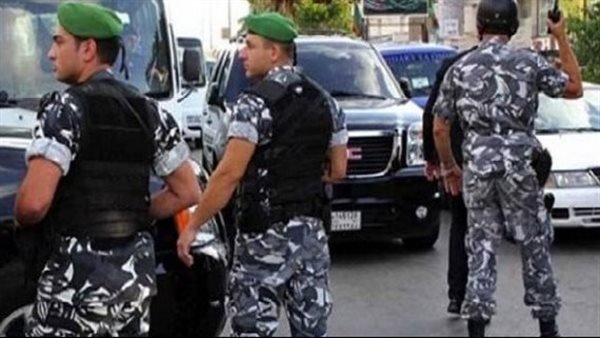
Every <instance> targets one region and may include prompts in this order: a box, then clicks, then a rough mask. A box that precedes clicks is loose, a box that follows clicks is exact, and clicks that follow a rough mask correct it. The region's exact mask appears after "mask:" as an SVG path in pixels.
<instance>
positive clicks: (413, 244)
mask: <svg viewBox="0 0 600 338" xmlns="http://www.w3.org/2000/svg"><path fill="white" fill-rule="evenodd" d="M439 235H440V229H439V228H437V229H436V231H434V232H433V233H432V234H431V235H429V236H427V237H414V238H403V239H402V242H403V243H404V245H405V246H407V247H409V248H411V249H416V250H427V249H431V248H432V247H433V246H434V245H435V243H436V242H437V240H438V237H439Z"/></svg>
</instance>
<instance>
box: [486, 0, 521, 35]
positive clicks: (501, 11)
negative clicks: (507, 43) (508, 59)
mask: <svg viewBox="0 0 600 338" xmlns="http://www.w3.org/2000/svg"><path fill="white" fill-rule="evenodd" d="M518 29H519V10H518V8H517V3H516V2H515V0H481V1H480V2H479V8H478V9H477V30H478V31H479V34H499V35H508V36H513V35H515V33H517V30H518Z"/></svg>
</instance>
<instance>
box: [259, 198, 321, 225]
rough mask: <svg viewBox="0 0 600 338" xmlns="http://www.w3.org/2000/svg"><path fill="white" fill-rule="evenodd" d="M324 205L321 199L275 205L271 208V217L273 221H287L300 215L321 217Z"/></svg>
mask: <svg viewBox="0 0 600 338" xmlns="http://www.w3.org/2000/svg"><path fill="white" fill-rule="evenodd" d="M323 207H324V206H323V203H321V202H320V201H311V202H301V203H286V204H279V205H274V206H272V207H271V208H270V209H269V218H270V221H271V222H272V223H280V222H284V223H286V222H288V221H289V220H291V219H293V218H294V217H299V216H305V217H315V218H319V219H320V218H322V217H323Z"/></svg>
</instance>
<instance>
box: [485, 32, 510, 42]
mask: <svg viewBox="0 0 600 338" xmlns="http://www.w3.org/2000/svg"><path fill="white" fill-rule="evenodd" d="M492 39H495V40H497V41H501V42H504V43H508V41H510V37H509V36H508V35H495V34H483V35H482V36H481V39H480V40H481V42H482V43H485V42H488V41H490V40H492Z"/></svg>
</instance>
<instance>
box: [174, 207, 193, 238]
mask: <svg viewBox="0 0 600 338" xmlns="http://www.w3.org/2000/svg"><path fill="white" fill-rule="evenodd" d="M189 222H190V211H189V210H188V209H184V210H181V211H180V212H179V213H177V215H175V226H176V227H177V232H178V233H182V232H183V231H184V230H185V229H186V228H187V225H188V223H189Z"/></svg>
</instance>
